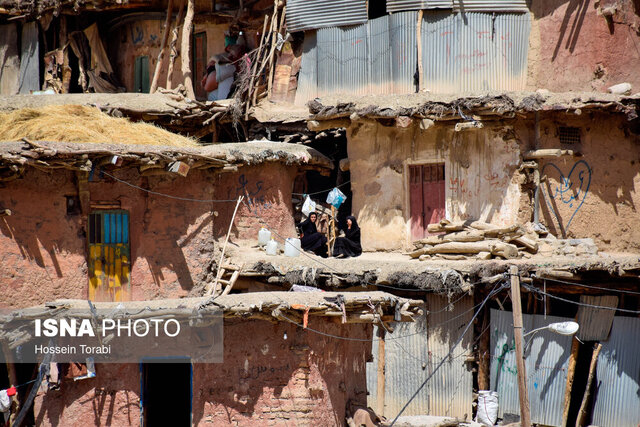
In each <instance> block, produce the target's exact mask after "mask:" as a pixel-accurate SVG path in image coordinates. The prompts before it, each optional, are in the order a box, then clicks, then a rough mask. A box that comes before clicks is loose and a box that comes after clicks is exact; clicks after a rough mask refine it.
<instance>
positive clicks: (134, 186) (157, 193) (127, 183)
mask: <svg viewBox="0 0 640 427" xmlns="http://www.w3.org/2000/svg"><path fill="white" fill-rule="evenodd" d="M100 172H101V173H103V174H104V175H106V176H108V177H110V178H113V179H115V180H116V181H118V182H120V183H122V184H126V185H128V186H129V187H133V188H135V189H138V190H140V191H145V192H147V193H150V194H154V195H156V196H162V197H167V198H169V199H175V200H182V201H185V202H197V203H230V202H237V200H236V199H228V200H226V199H210V200H206V199H192V198H189V197H178V196H171V195H169V194H164V193H159V192H157V191H152V190H147V189H146V188H142V187H139V186H137V185H135V184H131V183H130V182H127V181H125V180H122V179H120V178H116V177H115V176H113V175H111V174H110V173H108V172H105V171H104V170H102V169H101V170H100Z"/></svg>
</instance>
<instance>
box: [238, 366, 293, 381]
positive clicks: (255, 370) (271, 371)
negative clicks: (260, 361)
mask: <svg viewBox="0 0 640 427" xmlns="http://www.w3.org/2000/svg"><path fill="white" fill-rule="evenodd" d="M289 371H291V367H290V366H289V364H288V363H287V364H286V365H284V366H277V367H274V366H253V367H251V368H249V369H247V370H245V369H242V368H240V369H238V374H239V376H240V377H241V378H250V379H253V380H257V379H258V378H260V377H262V376H264V375H272V376H273V375H281V374H283V373H288V372H289Z"/></svg>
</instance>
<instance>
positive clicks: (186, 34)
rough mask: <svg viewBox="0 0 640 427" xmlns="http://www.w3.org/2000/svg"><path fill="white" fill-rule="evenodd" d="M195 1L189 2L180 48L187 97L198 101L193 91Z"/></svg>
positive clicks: (190, 0)
mask: <svg viewBox="0 0 640 427" xmlns="http://www.w3.org/2000/svg"><path fill="white" fill-rule="evenodd" d="M195 8H196V6H195V0H187V14H186V16H185V17H184V26H183V27H182V46H181V47H180V58H182V78H183V79H184V87H185V88H186V89H187V97H188V98H190V99H196V94H195V92H194V91H193V76H192V75H191V32H192V31H193V15H194V13H195Z"/></svg>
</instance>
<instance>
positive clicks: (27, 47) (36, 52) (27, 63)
mask: <svg viewBox="0 0 640 427" xmlns="http://www.w3.org/2000/svg"><path fill="white" fill-rule="evenodd" d="M38 28H39V27H38V23H37V22H29V23H26V24H24V25H23V26H22V38H21V40H22V41H21V43H22V51H21V52H20V77H19V80H20V81H19V85H20V89H19V92H20V93H23V94H24V93H27V94H28V93H30V92H31V91H35V90H40V43H39V42H38V38H39V30H38Z"/></svg>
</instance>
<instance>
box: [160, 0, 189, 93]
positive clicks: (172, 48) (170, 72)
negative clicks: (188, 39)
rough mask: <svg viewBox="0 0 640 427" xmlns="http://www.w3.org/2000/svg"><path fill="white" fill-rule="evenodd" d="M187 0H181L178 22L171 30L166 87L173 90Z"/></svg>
mask: <svg viewBox="0 0 640 427" xmlns="http://www.w3.org/2000/svg"><path fill="white" fill-rule="evenodd" d="M185 1H186V0H180V10H179V11H178V18H177V19H176V22H175V23H174V24H173V30H171V43H170V44H169V50H170V52H171V53H170V55H169V67H168V70H167V84H166V86H165V87H166V88H167V89H169V90H171V85H172V83H171V81H172V80H173V67H174V65H175V62H176V58H177V57H178V48H177V47H176V46H177V45H178V33H179V32H180V22H182V18H183V17H184V3H185Z"/></svg>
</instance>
